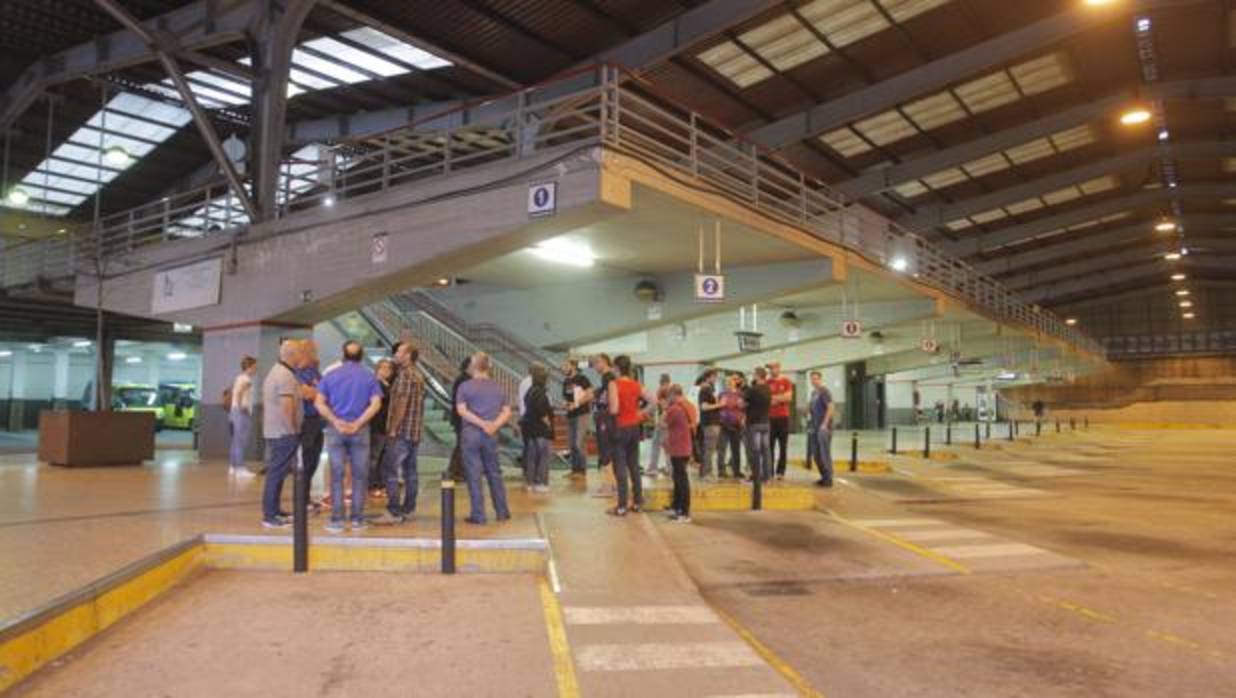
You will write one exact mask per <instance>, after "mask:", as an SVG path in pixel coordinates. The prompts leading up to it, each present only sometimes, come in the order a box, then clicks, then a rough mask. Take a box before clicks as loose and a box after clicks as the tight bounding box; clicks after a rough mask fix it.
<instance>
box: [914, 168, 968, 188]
mask: <svg viewBox="0 0 1236 698" xmlns="http://www.w3.org/2000/svg"><path fill="white" fill-rule="evenodd" d="M966 179H967V177H966V173H965V172H963V171H962V170H961V169H959V168H956V167H951V168H949V169H947V170H940V171H939V172H933V173H932V174H929V175H927V176H926V177H923V183H924V184H926V185H927V186H929V187H931V188H932V189H944V188H946V187H951V186H953V185H954V184H960V183H961V182H964V181H966Z"/></svg>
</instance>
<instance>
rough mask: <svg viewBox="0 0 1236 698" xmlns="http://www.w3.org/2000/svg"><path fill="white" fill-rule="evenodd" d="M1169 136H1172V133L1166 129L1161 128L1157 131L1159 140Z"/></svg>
mask: <svg viewBox="0 0 1236 698" xmlns="http://www.w3.org/2000/svg"><path fill="white" fill-rule="evenodd" d="M1171 137H1172V134H1171V133H1168V130H1167V129H1163V130H1162V131H1159V140H1161V141H1165V140H1167V139H1169V138H1171Z"/></svg>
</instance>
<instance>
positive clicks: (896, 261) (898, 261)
mask: <svg viewBox="0 0 1236 698" xmlns="http://www.w3.org/2000/svg"><path fill="white" fill-rule="evenodd" d="M889 266H890V267H892V268H893V271H905V270H906V269H909V268H910V262H909V260H907V259H906V258H905V257H903V256H901V255H897V256H896V257H893V261H892V262H889Z"/></svg>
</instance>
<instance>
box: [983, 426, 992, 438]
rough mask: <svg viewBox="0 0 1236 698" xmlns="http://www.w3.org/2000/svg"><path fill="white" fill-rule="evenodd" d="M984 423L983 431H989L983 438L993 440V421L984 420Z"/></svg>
mask: <svg viewBox="0 0 1236 698" xmlns="http://www.w3.org/2000/svg"><path fill="white" fill-rule="evenodd" d="M983 424H984V426H983V431H985V432H987V433H986V434H985V435H984V436H983V438H985V439H987V440H988V441H991V422H984V423H983Z"/></svg>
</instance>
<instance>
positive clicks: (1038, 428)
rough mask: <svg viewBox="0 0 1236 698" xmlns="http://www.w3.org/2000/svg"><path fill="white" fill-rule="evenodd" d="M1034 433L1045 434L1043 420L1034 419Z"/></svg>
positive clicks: (1036, 434) (1037, 434)
mask: <svg viewBox="0 0 1236 698" xmlns="http://www.w3.org/2000/svg"><path fill="white" fill-rule="evenodd" d="M1034 435H1035V436H1042V435H1043V422H1041V421H1039V420H1037V419H1036V420H1034Z"/></svg>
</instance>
